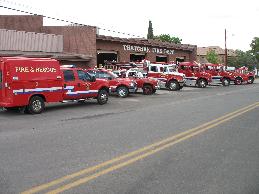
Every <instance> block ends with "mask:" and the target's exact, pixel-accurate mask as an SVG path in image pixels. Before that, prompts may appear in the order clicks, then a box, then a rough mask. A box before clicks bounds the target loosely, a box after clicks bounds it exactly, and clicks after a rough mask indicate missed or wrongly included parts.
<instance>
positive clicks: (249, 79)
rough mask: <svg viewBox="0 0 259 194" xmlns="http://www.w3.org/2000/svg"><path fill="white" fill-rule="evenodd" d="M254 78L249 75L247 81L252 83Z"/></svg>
mask: <svg viewBox="0 0 259 194" xmlns="http://www.w3.org/2000/svg"><path fill="white" fill-rule="evenodd" d="M254 80H255V78H254V77H249V78H248V81H247V83H248V84H252V83H254Z"/></svg>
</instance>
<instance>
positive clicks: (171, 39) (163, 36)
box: [155, 34, 182, 44]
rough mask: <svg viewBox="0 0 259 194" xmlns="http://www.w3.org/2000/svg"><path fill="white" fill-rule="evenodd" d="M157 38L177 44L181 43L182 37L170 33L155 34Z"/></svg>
mask: <svg viewBox="0 0 259 194" xmlns="http://www.w3.org/2000/svg"><path fill="white" fill-rule="evenodd" d="M155 39H158V40H161V41H163V42H170V43H175V44H181V42H182V39H180V38H179V37H174V36H171V35H170V34H160V35H158V36H155Z"/></svg>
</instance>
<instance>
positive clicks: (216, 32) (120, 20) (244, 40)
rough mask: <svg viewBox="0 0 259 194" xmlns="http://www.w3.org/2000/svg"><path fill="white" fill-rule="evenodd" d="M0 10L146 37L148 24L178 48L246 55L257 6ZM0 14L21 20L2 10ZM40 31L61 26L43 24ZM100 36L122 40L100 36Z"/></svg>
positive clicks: (122, 2) (103, 1) (146, 3)
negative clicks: (179, 40)
mask: <svg viewBox="0 0 259 194" xmlns="http://www.w3.org/2000/svg"><path fill="white" fill-rule="evenodd" d="M0 5H5V6H9V7H14V8H20V9H23V10H28V11H31V12H36V13H39V14H43V15H47V16H52V17H58V18H62V19H67V20H71V21H75V22H79V23H83V24H88V25H93V26H98V27H100V28H105V29H110V30H115V31H118V32H125V33H130V34H134V35H137V36H140V37H146V35H147V29H148V21H149V20H151V21H152V23H153V30H154V34H155V35H159V34H171V35H173V36H178V37H180V38H182V39H183V41H182V43H185V44H194V45H197V46H221V47H222V48H224V29H225V28H226V29H227V47H228V48H232V49H241V50H243V51H246V50H249V49H250V46H249V45H250V43H251V41H252V39H253V37H259V25H258V24H259V22H258V21H259V0H245V1H243V0H238V1H237V0H236V1H234V0H217V1H211V0H177V1H176V0H159V1H158V0H128V1H127V0H98V1H97V0H94V1H93V0H92V1H91V0H90V1H87V0H73V1H64V0H63V1H54V0H44V1H43V0H41V1H37V0H19V1H18V0H16V1H13V0H0ZM0 13H1V14H12V15H13V14H17V15H18V14H20V13H17V12H14V11H9V10H6V9H3V8H0ZM44 25H64V23H60V22H57V21H51V20H48V19H46V20H44ZM100 33H101V34H105V35H113V36H120V37H123V36H124V37H125V35H121V34H111V33H110V32H107V31H103V30H101V31H100Z"/></svg>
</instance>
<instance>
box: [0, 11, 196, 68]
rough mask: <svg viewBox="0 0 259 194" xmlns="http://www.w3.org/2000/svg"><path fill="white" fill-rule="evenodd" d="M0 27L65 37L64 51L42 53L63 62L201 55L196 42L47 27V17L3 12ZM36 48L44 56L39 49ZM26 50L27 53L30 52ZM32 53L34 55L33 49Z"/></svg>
mask: <svg viewBox="0 0 259 194" xmlns="http://www.w3.org/2000/svg"><path fill="white" fill-rule="evenodd" d="M0 29H6V30H16V31H21V32H22V31H24V32H26V33H33V32H35V33H43V34H47V35H51V34H52V35H57V36H62V37H63V44H62V45H63V49H62V52H60V53H52V54H53V55H52V54H51V53H42V56H46V57H51V56H55V57H54V58H57V59H59V60H61V61H62V63H63V64H67V63H70V64H71V62H73V64H77V65H81V66H85V65H88V66H95V65H97V64H103V63H104V62H105V61H116V62H130V61H141V60H142V59H147V60H150V61H151V62H170V61H174V62H177V61H194V60H196V54H197V47H196V46H195V45H188V44H172V43H165V42H161V41H156V40H147V39H132V38H131V39H126V38H118V37H110V36H101V35H97V30H96V27H94V26H43V17H42V16H35V15H0ZM43 41H44V40H43ZM34 51H35V52H34V53H37V55H39V56H41V55H40V53H39V51H37V50H34ZM22 52H23V53H25V54H26V51H22ZM41 52H42V51H41ZM4 53H8V50H4ZM16 53H17V52H16ZM0 54H1V51H0ZM13 55H15V53H14V54H13ZM19 55H21V54H19ZM29 55H32V56H33V52H30V54H29Z"/></svg>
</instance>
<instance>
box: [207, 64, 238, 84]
mask: <svg viewBox="0 0 259 194" xmlns="http://www.w3.org/2000/svg"><path fill="white" fill-rule="evenodd" d="M202 67H203V69H204V70H205V72H206V73H209V74H211V76H212V84H222V85H223V86H229V85H230V81H231V80H234V79H235V77H234V74H232V73H231V72H227V71H225V70H224V67H225V66H224V65H221V64H211V63H206V64H203V65H202Z"/></svg>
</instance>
